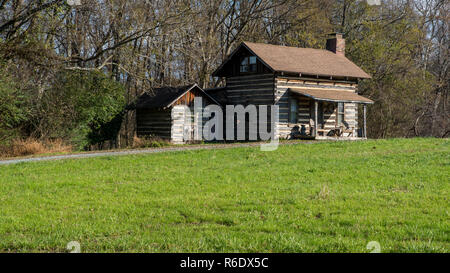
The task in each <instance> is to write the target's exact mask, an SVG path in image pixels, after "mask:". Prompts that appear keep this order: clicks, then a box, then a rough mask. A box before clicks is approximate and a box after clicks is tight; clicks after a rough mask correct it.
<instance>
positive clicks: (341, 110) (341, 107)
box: [337, 102, 345, 125]
mask: <svg viewBox="0 0 450 273" xmlns="http://www.w3.org/2000/svg"><path fill="white" fill-rule="evenodd" d="M344 115H345V113H344V103H343V102H339V103H338V108H337V124H338V125H342V123H344Z"/></svg>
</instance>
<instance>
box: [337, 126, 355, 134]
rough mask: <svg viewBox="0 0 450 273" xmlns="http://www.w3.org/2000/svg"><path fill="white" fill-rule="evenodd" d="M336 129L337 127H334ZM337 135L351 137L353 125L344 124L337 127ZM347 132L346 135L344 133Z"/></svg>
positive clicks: (353, 129)
mask: <svg viewBox="0 0 450 273" xmlns="http://www.w3.org/2000/svg"><path fill="white" fill-rule="evenodd" d="M336 129H338V128H336ZM338 131H339V135H338V136H339V137H352V136H354V132H355V128H353V127H346V126H344V125H342V126H340V127H339V130H338ZM345 134H347V135H345Z"/></svg>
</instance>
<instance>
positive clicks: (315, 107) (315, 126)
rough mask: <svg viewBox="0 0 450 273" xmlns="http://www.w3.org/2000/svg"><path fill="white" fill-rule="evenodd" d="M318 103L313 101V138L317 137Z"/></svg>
mask: <svg viewBox="0 0 450 273" xmlns="http://www.w3.org/2000/svg"><path fill="white" fill-rule="evenodd" d="M318 116H319V102H318V101H314V137H317V129H318V125H319V118H318Z"/></svg>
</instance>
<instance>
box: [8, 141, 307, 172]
mask: <svg viewBox="0 0 450 273" xmlns="http://www.w3.org/2000/svg"><path fill="white" fill-rule="evenodd" d="M311 143H315V142H314V141H295V142H288V143H280V145H282V146H285V145H299V144H311ZM260 145H261V143H247V144H217V145H214V144H211V145H198V146H182V147H168V148H152V149H141V150H122V151H116V152H114V151H111V152H92V153H81V154H69V155H55V156H43V157H32V158H20V159H10V160H0V166H1V165H11V164H18V163H22V162H38V161H49V160H62V159H79V158H91V157H103V156H120V155H138V154H156V153H164V152H180V151H197V150H213V149H233V148H249V147H259V146H260Z"/></svg>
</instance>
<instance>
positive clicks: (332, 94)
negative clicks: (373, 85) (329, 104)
mask: <svg viewBox="0 0 450 273" xmlns="http://www.w3.org/2000/svg"><path fill="white" fill-rule="evenodd" d="M289 90H290V91H291V92H293V93H296V94H300V95H304V96H307V97H310V98H313V99H315V100H321V101H334V102H348V103H364V104H372V103H374V102H373V101H372V100H370V99H368V98H365V97H363V96H360V95H358V94H356V93H353V92H350V91H341V90H326V89H300V88H289Z"/></svg>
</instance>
